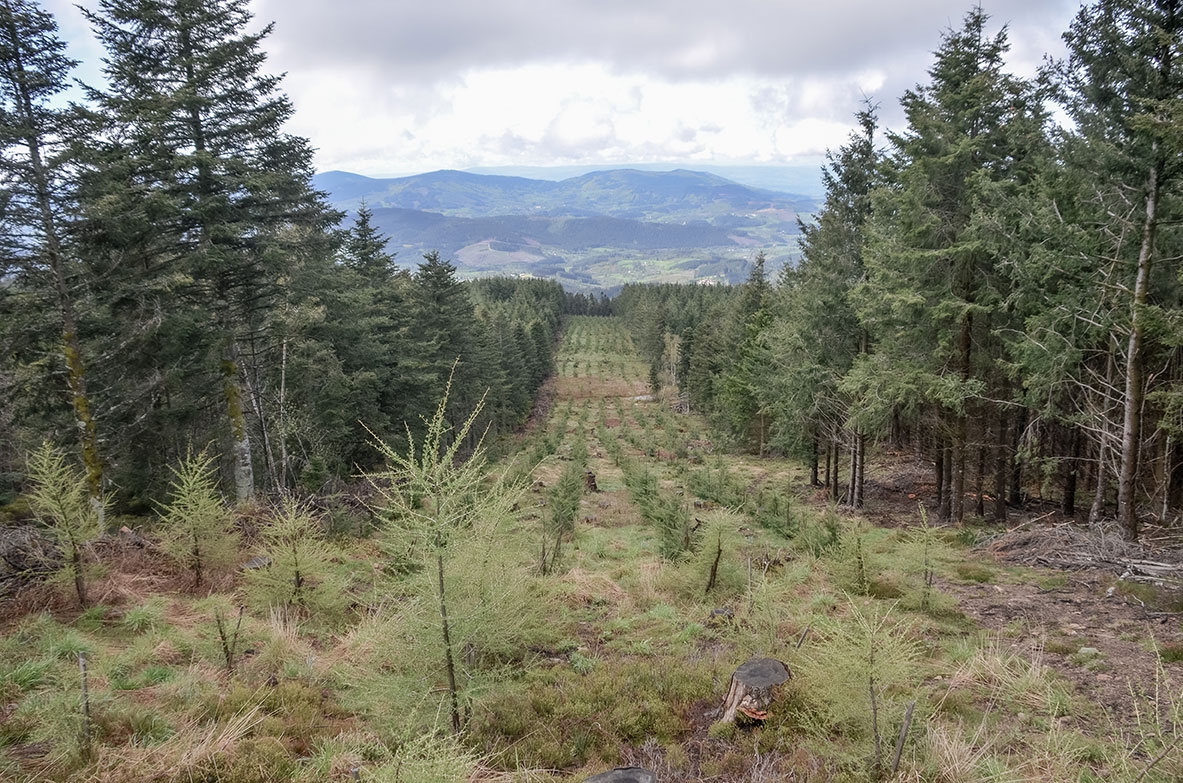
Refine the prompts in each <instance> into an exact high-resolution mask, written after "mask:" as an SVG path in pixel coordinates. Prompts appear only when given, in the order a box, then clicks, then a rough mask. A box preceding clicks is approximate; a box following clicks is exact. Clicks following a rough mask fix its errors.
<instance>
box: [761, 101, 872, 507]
mask: <svg viewBox="0 0 1183 783" xmlns="http://www.w3.org/2000/svg"><path fill="white" fill-rule="evenodd" d="M857 119H858V123H859V130H858V131H857V132H856V133H854V134H852V135H851V137H850V139H849V140H848V142H847V144H846V145H845V146H843V147H841V148H840V149H839V150H838V151H837V153H832V154H830V155H829V161H830V162H829V164H828V165H827V166H826V167H825V168H824V169H823V170H822V180H823V182H824V184H825V186H826V199H825V203H824V204H823V205H822V208H821V210H820V211H819V212H818V214H817V216H816V222H814V223H812V224H802V226H801V254H802V255H801V262H800V264H798V266H797V267H796V268H791V267H786V268H785V270H784V272H783V273H782V280H781V286H780V287H779V290H778V291H777V294H776V299H777V306H776V307H775V312H776V314H777V315H776V319H775V322H774V323H773V324H772V325H771V326H770V330H769V338H768V351H767V359H768V363H769V365H770V366H771V367H772V368H773V370H772V372H770V373H769V374H768V376H767V377H768V379H769V383H768V385H767V387H766V388H764V389H762V390H761V394H762V396H763V397H764V398H765V399H767V400H768V404H769V405H770V406H771V408H772V410H773V413H774V415H775V416H776V418H777V427H778V429H779V430H780V440H781V441H782V444H783V445H788V446H789V447H790V448H791V450H793V451H795V452H796V453H798V454H800V455H802V456H808V457H809V458H810V459H811V460H816V458H817V450H818V447H819V446H820V445H822V444H821V443H820V442H819V441H822V440H824V441H825V445H826V448H827V453H832V452H833V449H834V448H835V447H836V446H837V445H838V443H839V441H840V440H842V441H847V440H848V441H849V445H850V451H851V454H852V461H851V465H852V474H853V475H852V478H853V479H854V480H853V481H852V482H851V484H852V486H851V493H850V498H849V500H850V503H851V505H854V506H856V507H858V506H861V505H862V475H861V465H862V464H863V447H864V444H865V433H866V432H867V430H868V429H869V428H872V427H878V428H880V429H881V428H882V419H883V417H884V416H885V415H888V414H889V413H890V411H882V410H879V409H877V408H876V406H875V405H874V400H862V399H861V398H858V397H857V396H855V395H853V394H851V393H850V392H849V391H848V390H847V389H845V388H843V380H844V379H845V378H846V376H847V374H848V373H849V372H850V371H851V368H852V366H853V365H854V363H855V362H856V360H858V359H860V358H865V355H866V354H867V351H868V335H867V333H866V330H865V329H863V326H862V324H861V322H860V321H859V318H858V314H857V312H856V311H855V306H854V302H853V300H852V292H853V291H854V288H855V286H857V285H858V284H859V283H860V282H862V279H863V275H864V272H865V265H864V262H863V255H864V252H865V246H866V241H867V240H866V232H865V226H866V223H867V221H868V220H869V219H870V215H871V197H870V194H871V190H872V188H873V187H874V185H875V184H876V182H877V163H878V155H877V153H876V151H875V146H874V137H875V130H876V127H877V122H876V119H875V112H874V110H873V109H872V108H870V107H868V108H867V109H865V110H863V111H861V112H859V114H858V115H857ZM856 400H858V401H857V402H856ZM852 417H857V419H858V421H857V422H856V423H854V425H853V426H852V427H851V431H850V432H849V438H844V437H843V436H842V433H843V432H845V431H846V430H847V427H848V424H849V423H850V422H851V419H852ZM814 466H815V467H816V462H814ZM835 473H836V471H835ZM826 482H827V484H829V485H830V487H831V490H832V491H835V492H836V491H837V482H836V481H835V480H834V477H833V476H831V475H827V476H826Z"/></svg>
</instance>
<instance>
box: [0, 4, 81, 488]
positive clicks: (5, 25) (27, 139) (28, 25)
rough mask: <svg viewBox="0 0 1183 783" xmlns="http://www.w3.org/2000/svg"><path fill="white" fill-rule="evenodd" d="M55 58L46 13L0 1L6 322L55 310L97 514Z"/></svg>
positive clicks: (70, 186)
mask: <svg viewBox="0 0 1183 783" xmlns="http://www.w3.org/2000/svg"><path fill="white" fill-rule="evenodd" d="M64 52H65V44H64V43H63V42H62V40H61V39H60V38H58V33H57V23H56V22H55V20H54V19H53V17H52V16H51V15H50V14H48V13H46V12H45V11H42V10H41V9H40V8H39V7H38V6H37V5H36V4H35V3H32V2H28V1H27V0H0V175H2V176H3V180H4V183H5V192H4V199H3V202H4V203H3V210H2V215H0V220H2V225H3V234H4V237H5V242H4V244H5V245H6V247H4V248H3V251H4V252H3V253H2V254H0V255H2V257H3V258H4V262H3V263H4V267H7V268H0V278H3V279H5V280H8V279H13V280H14V283H15V284H14V286H13V287H14V289H16V291H15V292H9V294H8V295H7V296H6V298H7V297H8V296H10V297H13V298H17V299H18V301H21V300H23V301H22V302H21V306H20V310H22V311H23V312H21V313H17V312H12V313H8V314H6V315H5V320H9V323H10V324H11V325H13V326H15V325H16V324H17V323H27V322H28V317H27V316H28V315H29V314H30V313H32V312H36V311H37V310H38V309H39V308H40V307H41V301H40V300H42V299H45V300H48V301H47V302H46V305H48V308H47V309H52V310H53V311H54V312H56V316H57V318H56V320H57V323H56V324H55V325H54V326H55V331H56V333H57V335H56V336H57V342H58V343H59V350H60V351H61V354H62V359H63V360H64V364H65V368H66V372H65V377H66V385H67V387H68V389H69V396H70V399H71V403H72V408H73V417H74V422H75V424H76V430H77V434H78V438H79V440H80V442H81V450H82V461H83V465H84V466H85V471H86V482H87V487H88V490H89V493H90V497H91V500H92V502H94V503H95V507H96V508H102V503H101V502H100V496H101V493H102V478H103V468H102V459H101V456H100V448H99V437H98V427H97V424H96V420H95V413H94V403H93V401H92V399H91V397H90V395H89V394H88V392H87V383H88V376H87V368H86V362H85V360H84V356H83V355H84V349H83V346H82V341H81V339H80V338H79V332H78V330H79V326H78V321H79V316H78V298H79V293H78V288H79V286H78V281H77V277H78V273H79V266H80V265H79V263H78V259H77V257H76V255H75V248H74V247H73V246H72V245H71V244H70V243H69V241H68V240H67V230H68V226H69V224H70V223H71V222H72V221H73V220H74V218H75V216H76V208H75V194H74V189H75V184H76V183H75V181H74V174H75V172H74V167H73V165H72V159H71V154H70V152H71V143H72V141H73V140H74V136H75V134H76V127H75V125H76V123H74V122H72V121H73V120H75V119H76V117H75V112H73V110H72V109H69V108H63V107H62V106H61V97H60V96H61V94H62V92H63V91H64V90H65V89H66V88H67V86H68V83H69V79H70V72H71V71H72V70H73V68H74V66H75V65H76V63H75V62H74V61H73V60H71V59H70V58H68V57H66V56H65V53H64ZM10 275H13V277H12V278H10ZM5 287H6V288H7V286H5ZM28 299H33V300H36V301H28ZM49 302H52V305H49ZM10 319H11V320H10ZM12 353H16V351H13V352H12Z"/></svg>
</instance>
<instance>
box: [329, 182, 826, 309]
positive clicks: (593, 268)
mask: <svg viewBox="0 0 1183 783" xmlns="http://www.w3.org/2000/svg"><path fill="white" fill-rule="evenodd" d="M313 184H314V185H315V186H316V187H317V188H319V189H320V190H322V191H325V192H326V193H328V194H329V200H330V203H331V204H333V206H335V207H337V208H338V209H342V210H345V211H347V212H351V213H352V212H356V210H357V208H358V207H360V206H361V205H362V204H363V203H364V204H366V205H367V206H368V207H369V208H370V210H371V211H372V212H373V214H374V218H373V220H374V224H375V226H376V227H377V228H378V229H379V230H381V231H382V232H383V233H384V234H386V235H387V236H388V237H389V239H390V247H391V249H392V250H395V251H398V252H399V253H400V254H401V255H402V256H406V255H410V256H411V259H412V260H417V256H418V254H419V253H422V252H426V251H427V250H438V251H440V253H441V254H442V255H444V256H445V257H448V258H451V259H453V260H454V261H455V262H456V263H457V265H458V266H459V267H460V269H461V272H462V273H464V274H467V275H479V274H490V273H495V274H540V276H548V277H557V278H558V279H560V281H562V282H564V284H568V283H570V284H572V285H576V286H577V287H612V286H615V285H619V284H621V283H622V282H628V281H629V280H635V279H641V278H644V279H678V280H707V279H710V280H713V281H716V282H717V281H723V280H729V281H733V280H734V279H736V278H738V279H742V277H743V276H745V275H746V271H745V270H746V268H747V265H748V264H747V262H749V261H750V259H751V257H754V255H755V252H756V251H757V250H759V249H764V250H765V252H766V253H767V254H768V255H769V256H770V258H771V259H772V260H773V265H774V266H775V262H776V260H777V259H780V260H781V261H782V262H783V261H784V260H786V259H787V257H788V256H789V255H791V254H792V252H793V249H794V248H793V245H795V241H794V238H795V236H796V234H797V219H798V217H799V216H800V215H804V214H807V213H809V212H812V211H813V209H814V208H815V201H814V200H813V199H812V198H810V197H808V196H800V195H793V194H788V193H780V192H776V191H771V190H763V189H760V188H754V187H749V186H746V185H740V184H738V183H736V182H734V181H732V180H729V179H726V178H723V177H720V176H718V175H715V174H710V173H706V172H698V171H684V170H678V171H663V172H657V171H639V170H635V169H618V170H610V171H592V172H588V173H585V174H582V175H579V176H575V177H570V178H567V179H562V180H558V181H555V180H545V179H528V178H525V177H511V176H500V175H487V174H474V173H469V172H461V171H436V172H431V173H429V174H421V175H417V176H412V177H399V178H391V179H375V178H370V177H364V176H362V175H359V174H351V173H349V172H343V171H330V172H325V173H323V174H318V175H316V177H314V179H313ZM613 259H615V260H616V261H617V262H619V263H618V264H617V266H619V267H620V269H614V265H613V263H612V262H613ZM408 263H410V261H408ZM675 267H676V269H675ZM621 270H627V271H625V272H623V273H622V272H621ZM564 273H565V274H564Z"/></svg>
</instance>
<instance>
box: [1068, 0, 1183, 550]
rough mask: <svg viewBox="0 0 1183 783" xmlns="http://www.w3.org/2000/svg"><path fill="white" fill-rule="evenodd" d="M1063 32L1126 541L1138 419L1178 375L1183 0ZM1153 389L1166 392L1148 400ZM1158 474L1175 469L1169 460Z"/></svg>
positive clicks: (1084, 13)
mask: <svg viewBox="0 0 1183 783" xmlns="http://www.w3.org/2000/svg"><path fill="white" fill-rule="evenodd" d="M1064 38H1065V41H1066V42H1067V45H1068V57H1067V59H1066V60H1065V61H1064V63H1062V64H1061V67H1060V68H1059V75H1060V77H1061V84H1062V86H1063V87H1064V99H1065V105H1066V107H1067V109H1068V111H1069V113H1070V116H1071V117H1072V119H1073V121H1074V123H1075V133H1074V134H1072V135H1071V136H1070V137H1069V138H1068V139H1067V140H1066V143H1065V149H1066V150H1067V151H1070V152H1071V153H1072V154H1071V155H1070V156H1068V157H1067V158H1066V160H1067V165H1068V166H1069V167H1077V168H1083V169H1085V171H1086V172H1087V175H1086V176H1084V177H1082V179H1084V180H1085V181H1086V182H1087V183H1088V184H1089V185H1090V186H1091V187H1089V188H1088V190H1087V191H1086V195H1084V196H1082V197H1080V201H1079V202H1078V204H1079V206H1080V208H1081V210H1080V211H1081V213H1082V214H1081V217H1082V219H1083V220H1084V221H1085V222H1086V224H1087V225H1091V226H1092V231H1091V232H1090V233H1091V234H1092V238H1093V240H1094V241H1093V242H1092V250H1091V255H1092V257H1093V258H1094V259H1095V263H1094V264H1092V268H1093V270H1094V272H1093V274H1092V275H1090V277H1091V278H1092V279H1091V280H1090V281H1089V282H1091V283H1092V285H1093V286H1095V287H1096V289H1095V290H1101V291H1109V290H1116V291H1118V292H1119V293H1120V294H1121V299H1122V301H1120V302H1118V303H1117V304H1118V307H1117V308H1116V312H1115V313H1114V315H1115V316H1116V319H1115V320H1116V323H1114V324H1113V329H1112V333H1111V334H1110V335H1109V336H1107V343H1109V342H1110V341H1112V342H1115V343H1116V348H1117V350H1118V354H1117V356H1116V357H1114V358H1115V359H1116V365H1117V367H1119V368H1120V375H1119V376H1118V377H1111V378H1110V382H1113V383H1116V385H1117V386H1118V387H1119V388H1120V389H1121V393H1120V395H1118V399H1119V401H1120V411H1121V420H1120V426H1119V427H1117V428H1115V429H1117V430H1118V431H1119V432H1120V437H1119V438H1118V440H1117V443H1116V444H1115V449H1114V451H1115V452H1116V453H1117V454H1118V455H1119V459H1118V468H1117V513H1118V519H1119V521H1120V523H1121V525H1122V527H1123V529H1124V530H1125V534H1126V535H1127V537H1129V538H1131V539H1134V538H1137V537H1138V533H1139V516H1138V501H1139V488H1138V482H1139V480H1140V472H1141V471H1140V468H1141V464H1142V460H1143V452H1144V451H1145V450H1146V448H1147V443H1148V440H1149V438H1150V436H1152V435H1153V434H1154V429H1155V427H1154V426H1153V423H1152V424H1151V426H1148V425H1147V421H1146V419H1147V417H1148V416H1152V417H1157V416H1159V415H1161V412H1162V408H1161V407H1160V405H1161V400H1162V399H1168V400H1169V399H1170V396H1171V394H1172V390H1171V388H1170V387H1171V386H1176V389H1175V393H1177V383H1178V378H1179V363H1180V359H1179V357H1178V355H1177V345H1178V342H1177V341H1178V338H1179V335H1178V332H1177V326H1176V328H1175V331H1174V332H1172V331H1171V328H1170V324H1171V323H1172V320H1173V318H1172V316H1171V315H1170V312H1171V311H1173V312H1174V313H1175V317H1176V318H1177V314H1178V311H1179V306H1180V293H1179V287H1180V282H1181V281H1180V280H1179V277H1178V274H1177V271H1176V270H1177V266H1176V267H1175V269H1174V270H1173V269H1171V268H1170V267H1169V266H1168V264H1169V263H1170V262H1171V261H1174V262H1175V263H1176V264H1177V259H1178V257H1179V253H1180V250H1181V248H1180V239H1181V237H1180V235H1179V231H1178V223H1179V212H1180V207H1181V205H1183V201H1181V196H1183V192H1181V185H1183V177H1181V175H1183V133H1181V132H1180V130H1179V129H1180V127H1183V62H1181V58H1183V2H1181V1H1180V0H1099V1H1098V2H1096V3H1094V4H1092V5H1089V6H1086V7H1084V8H1082V9H1081V10H1080V12H1079V13H1078V15H1077V17H1076V19H1075V21H1074V22H1073V24H1072V26H1071V28H1070V29H1069V31H1068V32H1067V33H1066V34H1065V36H1064ZM1164 267H1166V268H1164ZM1172 272H1175V273H1174V274H1172ZM1081 304H1085V307H1086V308H1087V309H1085V310H1084V311H1083V312H1082V313H1081V314H1082V315H1084V314H1085V313H1087V312H1093V311H1094V310H1095V303H1092V304H1093V306H1089V304H1086V303H1081ZM1113 338H1117V339H1116V340H1113ZM1172 345H1174V348H1173V349H1172ZM1074 347H1077V346H1074ZM1156 386H1157V387H1158V389H1157V391H1159V393H1160V395H1165V396H1160V397H1159V399H1160V404H1159V405H1152V404H1148V402H1149V401H1151V400H1153V399H1154V398H1155V396H1156V388H1155V387H1156ZM1168 405H1169V403H1168ZM1167 451H1168V458H1167V461H1168V463H1169V461H1170V460H1169V452H1170V449H1167ZM1163 472H1164V473H1166V474H1168V476H1169V474H1171V473H1172V472H1173V471H1172V469H1171V468H1170V467H1169V464H1168V466H1167V467H1166V468H1165V469H1164V471H1163ZM1165 483H1166V484H1167V485H1170V483H1171V479H1170V478H1168V479H1167V481H1166V482H1165ZM1102 491H1103V486H1102ZM1170 494H1171V492H1170V488H1169V486H1168V488H1167V489H1166V495H1167V496H1168V497H1169V496H1170ZM1168 505H1169V501H1168Z"/></svg>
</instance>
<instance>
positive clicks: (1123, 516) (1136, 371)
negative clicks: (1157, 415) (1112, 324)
mask: <svg viewBox="0 0 1183 783" xmlns="http://www.w3.org/2000/svg"><path fill="white" fill-rule="evenodd" d="M1150 153H1151V155H1152V156H1153V157H1154V158H1155V162H1154V163H1153V164H1152V165H1151V166H1150V176H1149V181H1148V183H1147V187H1146V219H1145V220H1144V221H1143V223H1142V246H1141V248H1140V249H1139V250H1138V272H1137V277H1136V278H1135V280H1134V298H1133V302H1132V303H1131V304H1130V341H1129V345H1128V346H1127V348H1126V379H1125V381H1126V382H1125V398H1124V401H1123V402H1124V409H1123V416H1122V432H1121V469H1120V473H1119V475H1118V477H1117V521H1118V522H1119V523H1121V527H1122V529H1123V530H1124V531H1125V535H1126V538H1127V539H1129V540H1130V541H1135V540H1137V538H1138V508H1137V497H1136V493H1137V481H1138V462H1139V457H1140V455H1141V447H1142V396H1143V394H1144V393H1145V388H1144V378H1143V377H1142V333H1143V331H1144V330H1145V327H1146V323H1145V322H1146V316H1145V314H1144V310H1145V309H1146V293H1147V291H1148V289H1149V287H1150V268H1151V266H1152V264H1153V262H1154V237H1155V234H1156V232H1157V230H1158V214H1157V213H1158V191H1159V165H1158V160H1157V158H1158V140H1157V139H1156V140H1155V141H1154V142H1152V144H1151V148H1150Z"/></svg>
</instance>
